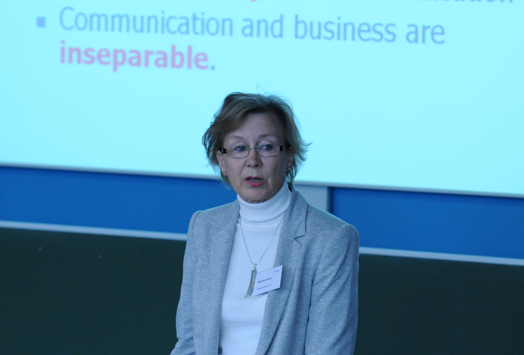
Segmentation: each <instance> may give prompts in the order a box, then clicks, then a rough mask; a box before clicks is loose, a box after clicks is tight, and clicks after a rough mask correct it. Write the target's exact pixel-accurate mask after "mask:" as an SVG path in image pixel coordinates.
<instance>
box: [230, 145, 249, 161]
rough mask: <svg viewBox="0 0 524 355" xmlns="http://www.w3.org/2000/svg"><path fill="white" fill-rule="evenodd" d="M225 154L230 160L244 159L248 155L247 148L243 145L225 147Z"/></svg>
mask: <svg viewBox="0 0 524 355" xmlns="http://www.w3.org/2000/svg"><path fill="white" fill-rule="evenodd" d="M226 154H227V156H228V157H231V158H245V157H247V155H248V154H249V148H248V147H247V146H245V145H234V146H231V147H227V149H226Z"/></svg>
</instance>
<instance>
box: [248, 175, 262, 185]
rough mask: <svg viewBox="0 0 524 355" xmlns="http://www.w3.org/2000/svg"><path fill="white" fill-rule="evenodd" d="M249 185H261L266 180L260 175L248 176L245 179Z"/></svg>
mask: <svg viewBox="0 0 524 355" xmlns="http://www.w3.org/2000/svg"><path fill="white" fill-rule="evenodd" d="M244 180H245V181H246V182H247V183H248V184H249V185H251V186H253V187H257V186H260V185H262V184H263V183H264V182H265V180H264V179H262V178H261V177H258V176H248V177H247V178H245V179H244Z"/></svg>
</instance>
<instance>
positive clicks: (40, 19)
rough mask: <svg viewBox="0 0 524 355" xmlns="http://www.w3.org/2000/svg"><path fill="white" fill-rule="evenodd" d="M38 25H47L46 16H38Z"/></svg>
mask: <svg viewBox="0 0 524 355" xmlns="http://www.w3.org/2000/svg"><path fill="white" fill-rule="evenodd" d="M36 27H45V17H37V18H36Z"/></svg>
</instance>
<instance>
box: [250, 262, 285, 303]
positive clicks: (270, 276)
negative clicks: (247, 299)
mask: <svg viewBox="0 0 524 355" xmlns="http://www.w3.org/2000/svg"><path fill="white" fill-rule="evenodd" d="M280 280H282V265H280V266H277V267H274V268H272V269H268V270H264V271H260V272H259V273H257V277H256V279H255V287H254V289H253V296H258V295H261V294H263V293H266V292H269V291H273V290H276V289H278V288H280Z"/></svg>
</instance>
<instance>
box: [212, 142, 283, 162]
mask: <svg viewBox="0 0 524 355" xmlns="http://www.w3.org/2000/svg"><path fill="white" fill-rule="evenodd" d="M251 149H254V150H256V151H257V153H258V155H260V156H261V157H264V158H269V157H274V156H277V155H279V154H280V152H283V151H284V146H283V145H276V144H263V145H261V146H259V147H258V146H257V147H248V146H245V145H241V144H240V145H233V146H230V147H227V148H222V149H220V151H221V152H222V153H225V154H226V155H227V156H228V157H230V158H233V159H242V158H245V157H247V156H248V155H249V152H250V151H251Z"/></svg>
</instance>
